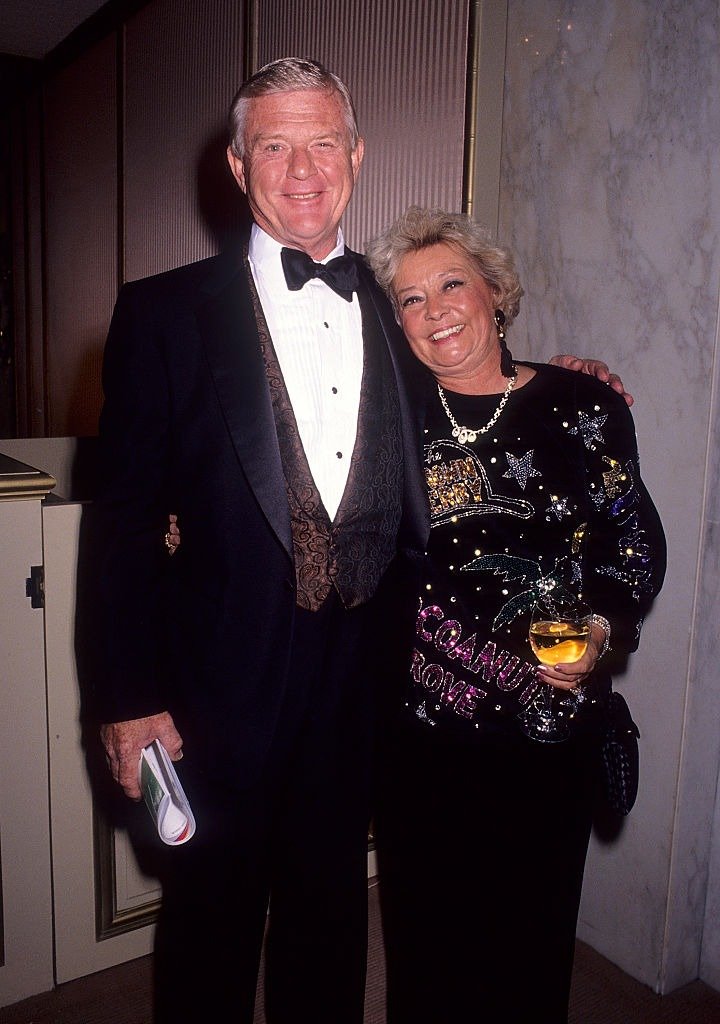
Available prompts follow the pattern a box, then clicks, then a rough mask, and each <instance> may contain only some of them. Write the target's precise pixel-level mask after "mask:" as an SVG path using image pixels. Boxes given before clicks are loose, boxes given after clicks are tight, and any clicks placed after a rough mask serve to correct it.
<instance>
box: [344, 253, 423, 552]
mask: <svg viewBox="0 0 720 1024" xmlns="http://www.w3.org/2000/svg"><path fill="white" fill-rule="evenodd" d="M357 259H358V262H359V269H360V277H361V281H363V282H364V284H365V285H366V287H367V289H368V292H369V295H370V298H371V300H372V306H373V309H374V311H375V313H376V314H377V318H378V320H379V322H380V326H381V328H382V332H383V335H384V337H385V341H386V343H387V347H388V351H389V352H390V358H391V359H392V364H393V369H394V371H395V379H396V381H397V389H398V400H399V403H400V415H401V420H402V429H403V449H404V458H405V509H404V516H403V518H404V522H405V524H406V525H407V527H408V529H409V531H410V536H411V537H412V538H413V540H414V542H415V543H416V544H418V545H419V546H420V548H422V549H424V548H425V546H426V545H427V542H428V538H429V536H430V509H429V506H428V499H427V488H426V486H425V477H424V475H423V469H422V436H423V434H422V431H423V428H424V426H425V411H426V402H427V371H426V370H425V369H424V368H423V367H422V366H421V365H420V363H419V362H418V361H417V359H415V357H414V356H413V355H412V353H411V351H410V346H409V345H408V343H407V341H406V340H405V338H404V336H403V333H402V331H401V329H400V327H399V326H398V324H397V322H396V320H395V318H394V316H393V313H392V308H391V306H390V303H389V301H388V300H387V299H386V298H385V296H384V295H383V293H382V292H381V290H380V288H379V287H378V284H377V282H376V281H375V278H374V277H373V275H372V273H371V272H370V270H369V268H368V266H367V264H366V263H365V261H364V260H363V259H362V257H360V256H358V257H357Z"/></svg>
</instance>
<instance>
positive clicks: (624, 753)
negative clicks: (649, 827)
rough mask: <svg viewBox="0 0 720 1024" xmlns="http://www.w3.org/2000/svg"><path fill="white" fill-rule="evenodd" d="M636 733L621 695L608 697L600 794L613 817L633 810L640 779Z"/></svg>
mask: <svg viewBox="0 0 720 1024" xmlns="http://www.w3.org/2000/svg"><path fill="white" fill-rule="evenodd" d="M639 738H640V730H639V729H638V727H637V725H636V724H635V722H634V721H633V717H632V715H631V714H630V708H629V707H628V705H627V701H626V700H625V698H624V697H623V695H622V694H621V693H616V692H615V691H614V690H613V691H612V692H611V693H610V696H609V698H608V705H607V719H606V725H605V735H604V737H603V741H602V747H601V762H602V764H601V768H602V771H601V775H602V792H603V797H604V800H605V803H606V804H607V805H608V807H609V808H610V810H611V811H613V812H614V813H615V814H619V815H621V816H623V817H624V816H625V815H626V814H629V813H630V811H631V810H632V809H633V804H634V803H635V799H636V797H637V792H638V782H639V778H640V753H639V749H638V740H639Z"/></svg>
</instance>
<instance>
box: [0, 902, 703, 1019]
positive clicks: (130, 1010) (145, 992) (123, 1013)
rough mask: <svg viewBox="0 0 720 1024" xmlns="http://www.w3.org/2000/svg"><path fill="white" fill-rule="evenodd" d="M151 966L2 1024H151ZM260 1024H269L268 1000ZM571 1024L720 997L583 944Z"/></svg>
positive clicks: (125, 970)
mask: <svg viewBox="0 0 720 1024" xmlns="http://www.w3.org/2000/svg"><path fill="white" fill-rule="evenodd" d="M369 903H370V957H369V970H368V987H367V998H366V1003H365V1024H384V1022H385V1012H384V996H385V969H384V962H383V953H382V942H381V937H380V920H379V910H378V898H377V889H376V888H375V887H374V886H373V885H372V884H371V887H370V890H369ZM151 960H152V958H151V957H142V958H140V959H139V960H132V961H130V962H129V963H126V964H121V965H120V966H119V967H113V968H112V969H111V970H108V971H101V972H99V973H97V974H92V975H89V976H88V977H87V978H80V979H78V980H77V981H71V982H68V983H66V984H65V985H60V986H59V987H58V988H57V989H55V991H53V992H48V993H46V994H45V995H41V996H34V997H33V998H32V999H26V1000H24V1002H22V1003H16V1004H15V1005H14V1006H8V1007H5V1008H4V1009H0V1024H150V973H151V966H152V965H151ZM259 989H261V986H259ZM183 1024H185V1022H183ZM229 1024H230V1022H229ZM255 1024H265V1014H264V1012H263V1006H262V996H261V995H260V996H259V998H258V1005H257V1008H256V1013H255ZM338 1024H342V1022H341V1021H338ZM458 1024H467V1022H464V1021H463V1022H458ZM508 1024H518V1022H514V1021H513V1022H508ZM528 1024H531V1022H528ZM570 1024H720V992H717V991H715V990H714V989H712V988H709V987H708V986H707V985H704V984H703V983H702V982H700V981H695V982H693V983H692V984H690V985H686V986H684V987H683V988H681V989H678V990H677V991H675V992H672V993H671V994H670V995H667V996H658V995H655V994H654V993H653V992H652V991H651V990H650V989H649V988H647V987H646V986H644V985H641V984H640V983H639V982H637V981H635V980H634V979H633V978H630V977H629V976H628V975H627V974H624V973H623V971H621V970H620V969H619V968H618V967H615V966H614V964H611V963H610V962H609V961H607V960H605V959H604V958H603V957H601V956H600V955H599V954H598V953H596V952H595V951H594V950H592V949H591V948H590V947H589V946H586V945H584V944H583V943H581V942H578V944H577V952H576V957H575V973H574V978H573V991H572V999H571V1006H570Z"/></svg>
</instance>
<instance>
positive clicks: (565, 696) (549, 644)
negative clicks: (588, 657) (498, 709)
mask: <svg viewBox="0 0 720 1024" xmlns="http://www.w3.org/2000/svg"><path fill="white" fill-rule="evenodd" d="M591 615H592V612H591V610H590V608H589V607H588V606H587V605H586V604H585V602H584V601H581V600H580V599H579V598H576V597H574V596H573V595H571V594H568V593H567V592H565V593H561V594H559V595H557V596H555V595H553V596H552V597H550V596H549V595H548V596H546V597H544V598H543V599H541V600H539V601H538V602H537V603H536V605H535V608H534V609H533V613H532V618H531V620H530V633H529V640H530V646H531V647H532V650H533V653H534V655H535V657H536V658H537V659H538V661H539V662H541V664H543V665H560V664H562V665H567V664H572V662H575V661H579V660H580V659H581V658H582V656H583V655H584V654H585V651H586V650H587V645H588V641H589V640H590V628H591V625H592V623H591ZM583 699H584V697H583V694H582V691H581V690H573V691H571V692H567V691H565V690H560V689H558V688H557V687H555V686H551V685H550V684H549V683H542V684H541V685H540V688H539V690H538V692H537V693H536V695H535V697H534V698H533V701H532V703H531V704H529V705H528V707H527V708H526V709H525V710H524V711H523V712H522V713H521V715H520V722H521V724H522V728H523V731H524V733H525V735H526V736H529V737H530V738H531V739H534V740H539V741H540V742H541V743H559V742H561V741H562V740H565V739H567V737H568V734H569V723H570V719H571V718H572V716H573V715H574V714H575V712H576V710H577V709H578V707H579V706H580V704H581V703H582V701H583Z"/></svg>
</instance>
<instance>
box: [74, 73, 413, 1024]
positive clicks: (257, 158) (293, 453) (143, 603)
mask: <svg viewBox="0 0 720 1024" xmlns="http://www.w3.org/2000/svg"><path fill="white" fill-rule="evenodd" d="M231 122H232V142H231V145H230V147H229V149H228V159H229V162H230V167H231V170H232V173H233V175H234V176H235V178H236V180H237V182H238V184H239V186H240V188H241V189H242V190H243V192H245V194H246V196H247V198H248V201H249V205H250V209H251V212H252V215H253V220H254V223H253V226H252V230H251V231H250V233H249V237H246V238H244V239H242V241H241V243H240V244H239V246H238V247H237V248H236V249H235V250H231V251H227V252H225V253H223V254H221V255H219V256H216V257H213V258H211V259H208V260H203V261H201V262H198V263H195V264H192V265H190V266H186V267H180V268H179V269H177V270H173V271H170V272H168V273H165V274H160V275H158V276H156V277H153V278H149V279H146V280H142V281H137V282H134V283H132V284H128V285H125V286H124V287H123V289H122V290H121V293H120V295H119V297H118V302H117V305H116V308H115V313H114V315H113V320H112V325H111V328H110V333H109V336H108V341H107V346H106V351H105V363H104V371H103V383H104V388H105V405H104V409H103V413H102V417H101V426H100V438H101V463H102V466H103V469H104V470H105V479H104V481H103V483H102V487H101V493H100V495H99V497H98V500H97V501H96V503H95V505H94V508H93V510H92V516H93V518H94V521H95V529H96V531H99V532H100V534H101V536H102V537H103V545H102V554H101V556H100V564H99V565H98V566H97V579H98V581H99V586H98V595H97V598H98V607H99V619H100V623H101V625H100V629H99V633H100V642H101V648H102V665H103V669H102V672H101V674H100V675H99V678H98V679H97V684H96V694H95V697H96V709H97V714H98V716H99V721H101V722H103V723H105V724H103V725H102V728H101V734H102V739H103V743H104V746H105V750H106V754H107V759H108V763H109V765H110V768H111V771H112V773H113V776H114V778H115V779H116V781H117V782H119V784H120V785H121V786H122V788H123V790H124V791H125V793H126V794H127V795H128V796H129V797H131V798H134V799H138V798H139V796H140V790H139V786H138V760H139V756H140V751H141V749H142V747H144V746H145V745H147V744H149V743H150V742H152V741H153V740H154V739H156V738H157V739H160V740H161V741H162V743H163V744H164V745H165V747H166V748H167V750H168V751H169V753H170V755H171V757H173V759H179V758H180V757H181V756H183V755H184V758H183V761H182V766H181V775H182V780H183V784H184V786H185V789H186V791H187V793H188V796H189V798H190V801H191V804H192V805H193V809H194V812H195V816H196V819H197V832H196V834H195V836H194V837H193V838H192V840H191V841H190V842H189V843H187V844H186V845H183V846H179V847H177V848H174V849H167V850H166V851H164V857H163V867H162V868H161V881H162V885H163V903H162V910H161V915H160V921H159V925H158V933H157V939H156V958H155V972H156V984H155V992H156V1004H155V1014H156V1021H157V1022H158V1024H165V1022H169V1021H171V1020H172V1021H173V1022H175V1021H178V1020H180V1021H183V1020H187V1019H188V1014H189V1012H192V1011H189V1009H188V1008H189V1007H195V1006H202V1007H203V1008H204V1011H205V1014H206V1015H207V1016H208V1017H209V1018H210V1019H215V1020H232V1021H233V1022H237V1024H243V1022H251V1021H252V1019H253V1006H254V1000H255V988H256V980H257V971H258V966H259V961H260V951H261V945H262V940H263V934H264V931H265V925H266V920H267V921H269V929H268V939H267V947H266V1013H267V1019H268V1021H270V1022H272V1024H285V1022H290V1021H292V1022H293V1024H295V1022H299V1021H313V1022H314V1024H360V1022H361V1021H362V1019H363V1004H364V980H365V947H366V935H367V922H366V913H367V887H366V881H367V879H366V870H367V869H366V852H367V825H368V818H369V790H370V771H371V751H372V738H373V719H374V716H375V708H376V693H375V681H376V679H378V678H379V677H380V675H381V672H380V669H381V667H382V664H383V661H384V659H385V658H386V656H387V654H388V644H389V643H390V642H391V632H390V630H388V616H386V615H383V614H381V612H380V608H381V606H383V607H387V604H384V603H383V601H382V600H381V598H380V596H378V592H379V591H380V590H382V589H383V588H386V589H387V591H388V592H391V590H392V581H393V579H394V578H395V577H396V576H397V578H398V579H408V578H410V577H411V575H412V568H413V567H417V566H418V564H419V562H420V561H421V560H422V557H423V551H424V547H425V543H426V540H427V536H428V530H429V517H428V510H427V503H426V501H427V499H426V495H425V489H424V484H423V479H422V474H421V464H420V448H421V440H420V429H421V424H420V423H419V422H418V421H417V416H418V412H419V411H420V410H421V404H420V403H416V402H414V401H413V398H412V389H413V385H414V381H415V379H416V378H417V374H418V373H419V372H420V371H419V370H418V368H417V366H416V365H415V364H414V361H413V360H412V358H411V356H410V354H409V349H408V348H407V346H406V344H405V342H404V339H403V338H402V336H401V335H400V332H399V328H398V327H397V324H396V323H395V320H394V318H393V315H392V313H391V310H390V308H389V305H388V303H387V302H386V300H385V298H384V297H383V296H382V294H381V293H380V291H379V289H378V288H377V286H376V284H375V282H374V280H373V278H372V276H371V275H370V274H369V272H368V271H367V269H366V267H365V265H364V262H363V261H362V259H361V258H360V257H359V256H358V255H357V254H355V253H352V252H350V251H349V250H348V249H346V247H345V245H344V242H343V236H342V232H341V230H340V227H339V224H340V219H341V216H342V214H343V211H344V209H345V207H346V205H347V203H348V201H349V200H350V197H351V195H352V191H353V187H354V184H355V180H356V178H357V175H358V172H359V170H360V165H361V163H362V158H363V142H362V139H361V138H360V137H359V135H358V131H357V124H356V120H355V113H354V110H353V104H352V100H351V98H350V96H349V94H348V92H347V89H346V87H345V86H344V85H343V83H342V82H341V81H340V80H339V79H337V78H336V77H335V76H334V75H332V74H330V73H329V72H328V71H327V70H326V69H324V68H323V67H322V66H321V65H319V64H317V63H315V62H313V61H306V60H299V59H295V58H290V59H284V60H280V61H276V62H274V63H273V64H270V65H268V66H266V67H265V68H263V69H261V70H260V71H259V72H258V73H257V74H256V75H254V76H253V77H252V78H251V79H250V80H249V81H248V82H246V83H245V84H244V85H243V87H242V88H241V89H240V91H239V93H238V95H237V96H236V98H235V101H234V103H233V106H232V111H231ZM170 512H172V513H175V514H177V516H178V522H179V525H180V528H181V531H182V545H181V547H180V549H179V550H178V551H177V553H176V554H175V555H174V557H173V558H170V557H169V555H168V553H167V551H166V550H165V547H164V543H163V538H164V535H165V531H166V528H167V516H168V513H170ZM409 570H410V571H409ZM410 611H411V613H412V608H411V609H410ZM418 896H419V898H421V897H420V894H418ZM268 906H269V917H268V915H267V910H268Z"/></svg>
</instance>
